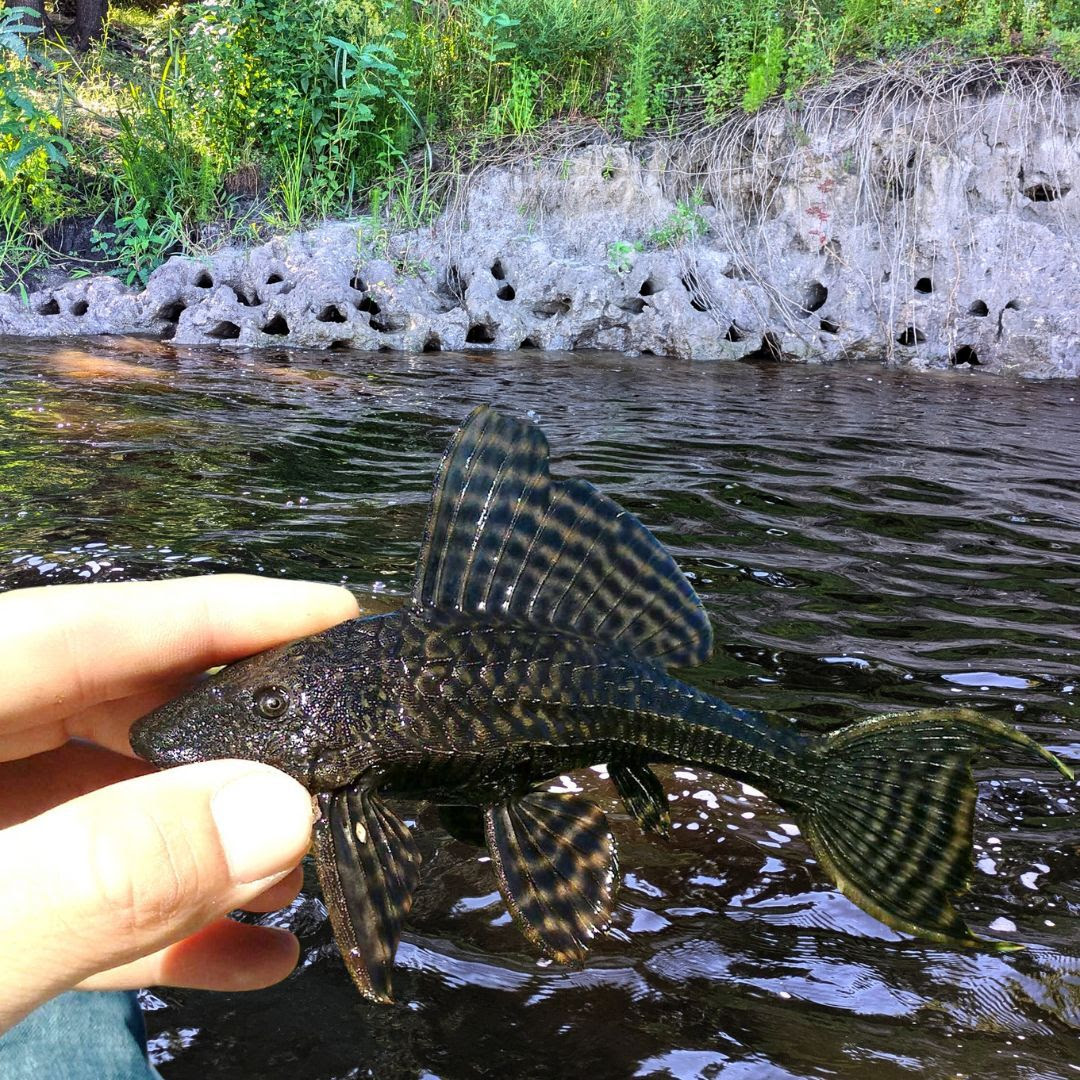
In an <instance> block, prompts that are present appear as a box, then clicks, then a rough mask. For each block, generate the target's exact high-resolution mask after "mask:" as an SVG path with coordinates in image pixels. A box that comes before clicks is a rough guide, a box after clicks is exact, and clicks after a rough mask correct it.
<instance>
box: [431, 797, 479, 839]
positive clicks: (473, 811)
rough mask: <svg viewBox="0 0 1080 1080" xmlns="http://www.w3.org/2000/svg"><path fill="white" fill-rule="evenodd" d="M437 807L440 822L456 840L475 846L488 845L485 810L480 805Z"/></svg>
mask: <svg viewBox="0 0 1080 1080" xmlns="http://www.w3.org/2000/svg"><path fill="white" fill-rule="evenodd" d="M436 809H437V810H438V812H439V824H440V825H441V826H442V827H443V828H444V829H445V830H446V831H447V832H448V833H449V834H450V835H451V836H452V837H453V838H454V839H455V840H460V841H461V842H462V843H463V844H471V845H472V846H473V847H481V848H482V847H484V846H486V844H487V837H486V836H485V834H484V811H483V810H481V809H480V807H479V806H464V805H461V806H458V805H454V806H450V805H442V806H439V807H437V808H436Z"/></svg>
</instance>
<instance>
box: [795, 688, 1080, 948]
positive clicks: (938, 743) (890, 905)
mask: <svg viewBox="0 0 1080 1080" xmlns="http://www.w3.org/2000/svg"><path fill="white" fill-rule="evenodd" d="M1007 745H1012V746H1017V747H1020V748H1022V749H1023V750H1025V751H1027V752H1028V753H1030V754H1031V755H1033V756H1038V757H1041V758H1043V759H1044V760H1045V761H1048V762H1049V763H1050V764H1052V765H1054V767H1055V768H1057V769H1058V770H1059V771H1060V772H1062V773H1063V774H1064V775H1065V776H1068V777H1070V778H1071V776H1072V774H1071V772H1070V770H1069V769H1068V768H1067V767H1066V766H1065V765H1064V764H1062V763H1061V762H1060V761H1059V760H1058V759H1057V758H1056V757H1054V755H1053V754H1051V753H1050V752H1049V751H1047V750H1044V749H1043V748H1042V747H1040V746H1039V745H1038V744H1037V743H1035V742H1034V741H1032V740H1031V739H1029V738H1028V737H1027V736H1026V735H1024V734H1023V733H1022V732H1020V731H1018V730H1016V729H1015V728H1013V727H1010V726H1009V725H1007V724H1003V723H1001V722H1000V721H998V720H995V719H993V718H992V717H986V716H983V715H981V714H979V713H977V712H973V711H971V710H968V709H928V710H924V711H921V712H911V713H898V714H891V715H884V716H875V717H872V718H870V719H867V720H863V721H860V722H858V723H855V724H852V725H850V726H848V727H845V728H841V729H839V730H837V731H834V732H831V733H830V734H828V735H825V736H823V737H822V738H821V740H820V741H819V742H818V744H817V746H816V751H817V753H818V754H820V757H818V759H817V761H816V763H815V764H816V766H817V768H818V769H819V770H820V776H819V783H820V786H819V789H818V791H817V794H816V797H815V798H813V799H812V800H811V803H810V806H809V809H806V810H804V812H803V815H802V825H803V829H804V832H805V834H806V837H807V839H808V841H809V843H810V846H811V847H812V848H813V850H814V854H815V855H816V856H817V858H818V860H819V862H820V864H821V866H822V868H823V869H824V870H825V872H826V873H827V874H828V875H829V876H830V877H831V878H832V879H833V881H835V882H836V884H837V885H838V886H839V888H840V891H841V892H842V893H843V894H844V895H845V896H846V897H847V898H848V899H849V900H852V901H854V902H855V903H856V904H858V905H859V906H860V907H861V908H863V909H864V910H865V911H867V912H869V913H870V914H871V915H873V916H874V917H875V918H877V919H880V920H881V921H882V922H883V923H885V924H886V925H887V926H890V927H892V928H893V929H896V930H901V931H904V932H906V933H909V934H915V935H917V936H919V937H924V938H929V939H930V940H932V941H940V942H944V943H949V944H959V945H972V944H975V943H976V942H977V941H978V939H977V938H976V937H975V936H974V935H973V934H972V933H971V931H970V930H969V929H968V927H967V925H966V924H965V923H964V920H963V919H962V918H961V916H960V914H959V912H957V910H956V909H955V908H954V907H953V904H952V901H953V899H954V898H955V897H957V896H959V895H960V894H962V893H963V892H965V891H966V890H967V889H968V887H969V885H970V879H971V872H972V821H973V818H974V812H975V797H976V786H975V781H974V778H973V777H972V774H971V760H972V758H973V757H974V756H975V754H976V753H977V752H978V751H979V750H981V749H983V748H988V747H994V746H1007Z"/></svg>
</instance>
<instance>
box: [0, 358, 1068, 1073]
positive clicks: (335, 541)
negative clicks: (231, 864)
mask: <svg viewBox="0 0 1080 1080" xmlns="http://www.w3.org/2000/svg"><path fill="white" fill-rule="evenodd" d="M0 360H2V363H0V583H2V584H3V585H5V586H6V587H19V586H26V585H33V584H39V583H43V582H51V581H74V580H101V579H109V578H116V579H120V578H126V577H158V576H168V575H175V574H180V573H197V572H208V571H213V570H224V569H235V570H246V571H257V572H261V573H267V574H287V575H291V576H306V577H312V578H319V579H323V580H328V581H344V582H347V583H348V584H349V585H350V586H351V587H353V588H354V589H355V590H357V592H358V593H359V594H360V595H361V596H362V597H365V598H372V597H374V596H376V595H378V596H382V597H389V598H391V599H392V598H393V597H394V596H396V595H401V594H403V593H404V592H406V591H407V588H408V584H409V580H410V576H411V573H412V568H413V562H414V560H415V557H416V551H417V548H418V544H419V539H420V533H421V528H422V525H423V519H424V511H425V501H426V497H427V493H428V490H429V486H430V483H431V479H432V476H433V473H434V470H435V466H436V463H437V461H438V456H439V454H440V453H441V451H442V449H443V447H444V445H445V443H446V441H447V439H448V437H449V435H450V433H451V432H452V430H453V429H454V427H455V426H456V424H457V423H458V422H459V421H460V420H461V418H462V417H463V416H465V414H466V413H467V412H468V411H469V410H470V409H471V408H472V407H473V406H474V405H476V404H479V403H481V402H490V403H494V404H496V405H498V406H500V407H501V408H503V409H506V410H508V411H511V412H515V413H518V414H524V413H527V412H529V411H530V410H531V411H532V412H533V414H534V415H537V416H538V417H539V418H540V419H541V421H542V422H543V424H544V427H545V429H546V431H547V432H548V434H549V436H550V438H551V441H552V445H553V447H554V452H555V458H556V461H557V462H558V468H559V469H560V471H561V472H563V473H564V474H571V475H580V476H585V477H588V478H589V479H591V480H593V481H595V482H596V483H597V484H599V485H600V486H601V487H602V488H604V489H605V490H606V491H608V492H609V493H611V494H612V495H614V496H615V497H616V498H617V499H619V500H620V501H621V502H622V503H624V504H625V505H626V506H627V507H628V508H630V509H632V510H633V511H635V512H636V513H638V514H639V515H640V516H641V517H643V518H644V520H645V521H646V522H647V523H648V524H649V525H651V526H652V527H653V528H654V529H655V531H656V532H657V533H658V534H659V535H660V536H661V537H662V538H663V540H664V541H665V542H666V543H667V544H668V545H669V546H670V547H671V549H672V550H673V551H674V552H675V554H676V556H677V558H678V559H679V561H680V563H681V564H682V566H683V567H684V568H685V569H686V570H687V571H689V572H690V573H691V574H692V575H693V578H694V581H695V584H696V586H697V588H698V589H699V591H700V593H701V595H702V597H703V599H704V601H705V603H706V605H707V606H708V608H709V610H710V613H711V615H712V617H713V621H714V625H715V627H716V637H717V641H718V646H717V649H716V654H715V656H714V657H713V659H712V661H710V663H709V664H707V665H706V666H704V667H702V668H699V669H696V670H695V671H694V672H692V673H691V679H692V681H694V682H696V683H697V684H698V685H701V686H702V687H703V688H705V689H707V690H709V691H710V692H713V693H718V694H720V695H721V696H723V697H725V698H726V699H728V700H729V701H733V702H735V703H737V704H740V705H748V706H757V707H766V708H771V709H777V710H781V711H784V712H787V713H789V714H791V715H794V716H798V717H799V718H800V719H801V720H802V721H803V722H805V723H807V724H812V725H818V726H831V725H833V724H836V723H839V722H841V721H844V720H848V719H851V718H854V717H856V716H860V715H862V714H863V713H865V712H867V711H877V710H884V709H896V708H906V707H917V706H922V705H939V704H944V703H946V702H948V703H959V702H961V701H962V702H965V703H972V704H983V705H987V704H992V705H994V706H995V707H996V708H997V709H998V710H999V711H1000V714H1001V715H1002V716H1006V715H1008V716H1009V717H1010V718H1011V719H1013V720H1014V721H1015V722H1016V723H1018V724H1019V725H1020V726H1021V727H1023V728H1024V730H1026V731H1028V732H1029V733H1030V734H1032V735H1033V736H1034V737H1035V738H1037V739H1039V740H1040V741H1041V742H1043V743H1045V744H1046V745H1048V746H1050V747H1051V748H1052V749H1054V750H1055V751H1056V752H1057V753H1059V754H1060V755H1061V756H1062V757H1064V758H1066V759H1067V760H1071V761H1072V762H1074V763H1077V762H1080V707H1078V703H1077V688H1078V686H1080V672H1078V670H1077V643H1076V642H1077V638H1076V634H1077V626H1078V624H1080V595H1078V589H1080V471H1078V470H1077V467H1076V466H1077V463H1076V442H1077V433H1078V431H1080V423H1078V420H1080V412H1078V408H1080V406H1078V404H1077V402H1076V400H1075V398H1076V395H1077V394H1078V393H1080V391H1077V390H1076V388H1075V387H1073V386H1070V385H1065V384H1053V385H1045V384H1044V385H1023V384H1015V383H1008V382H1005V381H990V380H985V379H980V378H977V377H971V376H968V375H963V376H961V375H956V376H952V377H950V376H940V375H935V376H918V375H914V374H908V373H897V372H885V371H882V370H881V369H879V368H877V367H861V366H860V367H852V368H845V369H843V370H840V369H807V368H779V367H750V366H736V365H728V364H724V365H712V364H700V363H699V364H691V363H681V362H677V361H658V360H656V359H655V358H651V357H650V358H642V359H640V360H629V359H626V358H624V357H614V356H604V355H595V356H582V355H574V356H561V355H542V354H539V353H535V352H534V353H524V354H517V355H508V356H490V355H484V356H460V355H449V354H442V355H425V356H422V357H421V356H416V357H408V356H404V357H403V356H397V355H390V354H379V355H374V356H366V355H358V354H348V353H337V354H334V355H333V356H332V357H327V356H325V355H323V354H319V355H307V354H303V353H295V352H288V353H286V352H282V353H260V354H253V355H252V354H249V355H245V354H240V356H239V357H234V355H233V354H224V353H216V352H212V351H211V352H196V351H188V352H184V351H182V350H176V349H172V348H169V347H166V346H160V345H151V344H148V343H141V342H137V341H130V340H129V341H121V342H111V343H109V342H106V343H102V344H94V345H92V346H88V347H86V346H84V347H79V346H74V345H71V346H65V347H63V348H57V347H56V346H55V345H27V344H23V343H17V344H10V343H9V344H8V345H6V346H0ZM986 775H987V776H990V775H992V776H993V779H991V780H989V781H988V782H987V783H984V784H983V785H982V788H981V795H980V803H979V811H978V820H977V837H978V848H977V851H976V858H977V869H976V872H975V877H974V886H973V890H972V893H971V895H970V896H969V897H968V899H967V900H966V901H965V904H964V907H965V911H966V914H967V916H968V918H969V921H970V922H971V924H972V926H973V927H975V928H976V929H977V930H978V931H980V932H982V933H986V934H993V935H994V936H996V937H998V938H1000V939H1003V940H1010V941H1017V942H1024V943H1027V944H1028V945H1029V948H1027V949H1025V950H1023V951H1019V952H1011V953H994V952H990V951H959V950H951V949H945V948H943V947H941V946H938V945H930V944H927V943H924V942H917V941H912V940H910V939H907V938H904V937H903V936H902V935H899V934H896V933H894V932H892V931H890V930H888V929H886V928H884V927H883V926H881V925H880V924H879V923H877V922H875V921H874V920H873V919H872V918H870V917H869V916H867V915H864V914H863V913H861V912H860V911H859V910H858V909H856V908H855V907H853V906H852V905H851V904H850V903H848V902H847V901H846V900H844V899H843V897H841V896H840V895H839V894H838V893H837V892H835V891H834V890H833V889H831V888H829V887H828V885H827V884H826V883H825V882H824V880H823V879H822V877H821V875H820V874H819V873H817V871H816V868H815V866H814V865H813V861H812V860H811V858H810V856H809V852H808V850H807V848H806V847H805V846H804V845H803V843H802V841H801V838H800V837H799V835H798V829H797V828H796V826H795V825H794V824H793V823H792V822H791V821H790V820H788V819H787V818H785V816H784V815H783V814H781V813H779V812H778V811H777V809H776V808H775V807H774V806H772V805H771V804H770V803H769V802H768V800H766V799H765V798H763V797H762V796H760V795H759V794H758V793H757V792H755V791H754V790H753V789H752V788H748V787H746V786H744V785H742V784H738V783H734V782H729V781H726V780H723V779H721V778H718V777H715V776H712V775H710V774H708V773H706V772H704V771H700V770H690V769H667V770H666V771H665V772H664V773H663V779H664V783H665V786H666V788H667V790H668V792H669V793H670V794H669V798H670V800H671V811H672V816H673V819H674V824H675V829H674V831H673V834H672V838H671V840H670V841H666V842H665V841H662V840H658V839H655V838H645V837H642V836H641V835H640V834H639V833H638V832H637V830H636V828H635V827H634V826H633V824H632V823H630V822H629V821H628V820H627V819H626V817H625V815H624V814H622V813H621V811H620V808H619V807H618V806H617V805H616V804H615V802H614V800H613V798H612V795H611V789H610V786H609V785H608V784H607V782H606V780H605V778H604V770H603V769H602V768H599V769H596V770H584V771H582V772H580V773H575V774H574V775H573V776H569V777H565V778H561V779H560V780H559V781H558V782H557V783H558V785H559V786H561V787H563V788H566V787H570V788H571V789H574V790H577V789H582V790H585V791H586V792H588V793H589V794H590V795H591V796H593V797H595V798H597V799H598V800H599V801H601V802H602V803H603V804H604V806H605V807H606V808H607V809H608V811H609V812H610V813H611V814H612V817H613V820H614V824H615V827H616V830H617V832H618V834H619V839H620V849H621V863H622V866H623V868H624V872H625V877H624V882H623V889H622V892H621V894H620V905H619V908H618V911H617V914H616V919H615V926H614V929H613V932H612V934H611V935H610V936H609V937H607V938H606V939H605V940H603V941H601V942H599V943H598V944H597V946H596V948H595V950H594V952H593V954H592V958H591V960H590V963H589V964H588V966H587V967H586V968H585V969H584V970H581V971H567V970H563V969H559V968H556V967H554V966H552V965H549V964H545V963H544V962H543V961H538V960H537V959H536V957H535V956H534V955H533V954H532V953H531V952H530V951H529V949H528V947H527V946H526V944H525V943H524V941H523V939H522V938H521V936H520V935H519V934H518V932H517V930H516V929H515V928H514V927H513V926H512V925H510V923H509V919H508V917H507V916H506V914H505V913H504V912H503V910H502V907H501V904H500V903H499V902H498V897H497V895H496V894H495V891H494V884H493V879H492V876H491V872H490V868H489V866H488V865H487V860H486V858H485V857H484V856H483V854H482V853H478V852H477V851H476V850H475V849H473V848H469V847H467V846H464V845H462V844H460V843H459V842H457V841H453V840H451V839H449V838H448V837H447V836H446V834H445V833H443V832H442V831H441V830H440V829H439V827H438V825H437V823H436V821H435V819H434V815H433V814H432V813H431V811H430V810H428V809H427V808H426V807H424V806H423V805H418V806H416V807H413V808H411V809H410V812H409V815H408V816H410V819H411V820H414V821H415V822H416V829H417V835H418V839H419V842H420V845H421V850H422V853H423V856H424V860H425V869H424V878H423V881H422V884H421V888H420V890H419V892H418V894H417V898H416V905H415V908H414V911H413V914H412V917H411V919H410V922H409V925H408V928H407V931H406V936H405V941H404V942H403V944H402V947H401V950H400V953H399V965H398V969H397V972H396V979H397V991H398V995H399V998H400V1000H401V1002H402V1005H401V1006H399V1007H397V1008H391V1009H382V1008H379V1007H377V1006H372V1005H369V1004H367V1003H366V1002H364V1001H362V1000H361V999H360V998H359V997H358V996H357V994H356V993H355V991H354V989H353V987H352V984H351V983H350V982H349V979H348V977H347V975H346V974H345V971H344V968H343V967H342V966H341V964H340V962H339V961H338V959H337V957H336V955H335V954H334V951H333V947H332V944H331V940H330V932H329V928H328V926H327V923H326V918H325V911H324V909H323V907H322V904H321V902H320V901H319V899H318V898H317V893H315V892H313V891H305V893H304V895H303V896H302V897H301V898H300V899H299V900H298V901H297V902H296V904H294V905H293V906H292V907H291V908H290V909H289V910H288V911H285V912H279V913H275V914H273V915H270V916H266V917H265V918H266V919H267V921H270V922H274V923H277V924H279V925H287V926H290V927H292V928H293V929H294V930H296V931H297V932H298V933H299V934H300V935H301V938H302V941H303V945H304V958H303V961H302V963H301V965H300V968H299V969H298V971H297V972H296V974H295V975H294V976H293V977H292V978H291V979H290V980H288V981H287V982H286V983H284V984H282V985H281V986H279V987H276V988H273V989H270V990H267V991H264V992H261V993H258V994H250V995H209V994H203V993H195V992H185V991H171V990H170V991H158V992H156V993H155V994H151V995H148V996H147V998H146V1004H147V1007H148V1008H149V1009H151V1012H150V1013H149V1016H148V1019H149V1024H150V1029H151V1033H152V1035H153V1036H154V1047H155V1054H156V1056H157V1058H158V1060H159V1061H160V1062H161V1069H162V1072H163V1074H164V1075H165V1076H166V1077H167V1078H168V1080H174V1078H175V1080H181V1078H187V1077H202V1076H204V1075H213V1076H215V1077H249V1076H254V1075H258V1076H262V1077H312V1078H314V1077H319V1078H324V1077H325V1078H328V1077H343V1078H344V1077H360V1076H374V1077H378V1078H391V1080H396V1078H399V1077H401V1078H414V1077H416V1078H419V1077H428V1078H430V1077H442V1078H446V1080H451V1078H458V1077H472V1076H479V1075H490V1076H499V1075H506V1076H522V1077H568V1076H591V1077H595V1078H597V1080H603V1078H607V1077H633V1076H640V1077H677V1078H680V1080H681V1078H694V1077H720V1076H722V1077H724V1078H725V1080H730V1078H743V1077H746V1078H758V1077H768V1078H772V1077H781V1078H782V1077H823V1076H840V1077H866V1076H869V1075H873V1076H874V1077H875V1080H890V1078H892V1077H910V1076H913V1075H920V1076H931V1077H938V1076H942V1077H944V1076H955V1077H980V1078H981V1077H995V1078H996V1077H1024V1078H1028V1077H1040V1078H1067V1077H1077V1076H1080V1052H1078V1045H1080V882H1078V878H1080V822H1078V818H1077V810H1078V797H1077V791H1076V788H1075V787H1073V786H1071V785H1069V784H1067V783H1065V782H1064V781H1062V780H1060V779H1059V778H1058V779H1055V776H1054V775H1052V774H1051V773H1050V772H1049V771H1048V770H1047V769H1046V768H1044V767H1043V766H1041V765H1038V766H1036V765H1031V764H1026V763H1025V764H1024V765H1023V766H1020V767H1017V766H1015V765H1010V764H1008V763H1006V764H1005V765H1004V766H1003V767H1001V768H995V769H994V770H993V771H992V773H991V772H990V771H989V770H988V772H987V774H986Z"/></svg>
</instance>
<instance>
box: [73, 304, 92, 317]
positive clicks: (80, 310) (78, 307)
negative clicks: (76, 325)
mask: <svg viewBox="0 0 1080 1080" xmlns="http://www.w3.org/2000/svg"><path fill="white" fill-rule="evenodd" d="M89 310H90V305H89V304H88V303H87V302H86V301H85V300H76V301H75V303H74V304H72V305H71V314H72V315H74V316H75V317H76V318H79V317H80V316H82V315H85V314H86V313H87V312H88V311H89Z"/></svg>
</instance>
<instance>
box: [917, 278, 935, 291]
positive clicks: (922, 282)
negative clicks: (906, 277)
mask: <svg viewBox="0 0 1080 1080" xmlns="http://www.w3.org/2000/svg"><path fill="white" fill-rule="evenodd" d="M915 291H916V292H921V293H932V292H933V291H934V283H933V282H932V281H931V280H930V279H929V278H928V277H921V278H919V280H918V281H916V282H915Z"/></svg>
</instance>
